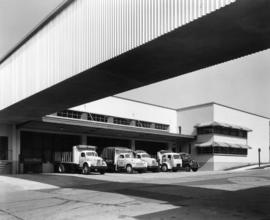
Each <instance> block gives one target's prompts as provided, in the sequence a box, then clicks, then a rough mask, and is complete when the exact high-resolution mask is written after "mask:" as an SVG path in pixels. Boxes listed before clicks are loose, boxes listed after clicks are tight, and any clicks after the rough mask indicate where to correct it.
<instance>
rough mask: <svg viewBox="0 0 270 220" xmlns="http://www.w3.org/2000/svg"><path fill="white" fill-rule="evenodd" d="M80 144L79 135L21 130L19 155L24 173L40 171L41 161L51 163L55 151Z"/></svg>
mask: <svg viewBox="0 0 270 220" xmlns="http://www.w3.org/2000/svg"><path fill="white" fill-rule="evenodd" d="M78 144H80V136H76V135H64V134H52V133H37V132H28V131H22V132H21V156H20V162H21V163H23V166H24V168H23V170H24V173H29V172H31V173H40V172H42V163H47V162H48V163H53V162H54V152H55V151H71V150H72V147H73V146H75V145H78Z"/></svg>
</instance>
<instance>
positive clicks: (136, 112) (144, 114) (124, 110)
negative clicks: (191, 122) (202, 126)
mask: <svg viewBox="0 0 270 220" xmlns="http://www.w3.org/2000/svg"><path fill="white" fill-rule="evenodd" d="M72 110H77V111H85V112H91V113H97V114H104V115H109V116H115V117H122V118H129V119H135V120H141V121H149V122H155V123H161V124H168V125H170V128H169V131H170V132H172V133H177V132H178V129H177V113H176V111H175V110H172V109H167V108H162V107H158V106H153V105H149V104H144V103H140V102H135V101H130V100H125V99H121V98H117V97H108V98H104V99H101V100H98V101H95V102H90V103H87V104H84V105H81V106H77V107H74V108H72Z"/></svg>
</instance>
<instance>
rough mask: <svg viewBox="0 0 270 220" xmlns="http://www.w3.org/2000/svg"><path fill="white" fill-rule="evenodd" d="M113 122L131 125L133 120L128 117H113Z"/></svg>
mask: <svg viewBox="0 0 270 220" xmlns="http://www.w3.org/2000/svg"><path fill="white" fill-rule="evenodd" d="M113 123H114V124H119V125H130V123H131V120H130V119H126V118H113Z"/></svg>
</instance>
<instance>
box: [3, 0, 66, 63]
mask: <svg viewBox="0 0 270 220" xmlns="http://www.w3.org/2000/svg"><path fill="white" fill-rule="evenodd" d="M61 2H63V0H0V58H1V57H3V56H4V55H5V54H6V53H7V51H9V50H10V49H11V48H12V47H14V46H15V45H16V44H17V43H18V42H19V41H20V40H22V38H23V37H24V36H25V35H26V34H27V33H28V32H29V31H31V30H32V29H33V28H34V27H35V26H36V25H38V24H39V23H40V22H41V21H42V19H44V18H45V17H46V16H47V15H48V14H49V13H50V12H51V11H52V10H53V9H55V8H56V7H57V6H58V5H59V4H60V3H61Z"/></svg>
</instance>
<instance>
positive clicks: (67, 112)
mask: <svg viewBox="0 0 270 220" xmlns="http://www.w3.org/2000/svg"><path fill="white" fill-rule="evenodd" d="M81 115H82V112H78V111H72V110H65V111H61V112H57V116H60V117H65V118H76V119H80V118H81Z"/></svg>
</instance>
